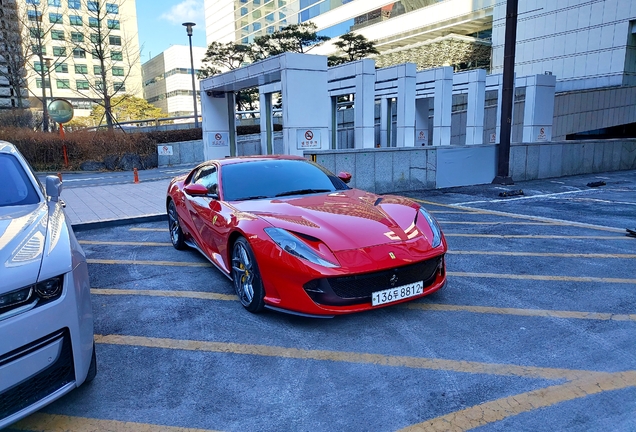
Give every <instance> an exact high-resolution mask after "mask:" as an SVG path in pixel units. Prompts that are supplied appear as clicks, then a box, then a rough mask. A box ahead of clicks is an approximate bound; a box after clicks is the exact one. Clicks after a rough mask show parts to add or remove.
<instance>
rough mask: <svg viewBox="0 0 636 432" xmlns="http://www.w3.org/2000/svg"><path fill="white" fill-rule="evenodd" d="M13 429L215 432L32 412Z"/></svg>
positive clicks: (42, 430) (82, 431)
mask: <svg viewBox="0 0 636 432" xmlns="http://www.w3.org/2000/svg"><path fill="white" fill-rule="evenodd" d="M11 429H17V430H24V431H33V432H68V431H73V432H95V431H108V432H214V431H211V430H208V429H194V428H184V427H174V426H161V425H155V424H148V423H134V422H124V421H117V420H101V419H94V418H86V417H71V416H65V415H57V414H44V413H35V414H32V415H30V416H29V417H27V418H25V419H24V420H22V421H20V422H18V423H16V424H14V425H11Z"/></svg>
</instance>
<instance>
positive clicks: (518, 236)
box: [444, 230, 634, 241]
mask: <svg viewBox="0 0 636 432" xmlns="http://www.w3.org/2000/svg"><path fill="white" fill-rule="evenodd" d="M623 231H624V230H623ZM444 235H445V236H446V237H468V238H471V237H472V238H500V239H503V238H507V239H515V238H516V239H543V240H546V239H553V240H632V241H633V240H634V239H633V238H629V237H628V236H585V235H542V234H465V233H448V232H444Z"/></svg>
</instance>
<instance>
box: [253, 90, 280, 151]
mask: <svg viewBox="0 0 636 432" xmlns="http://www.w3.org/2000/svg"><path fill="white" fill-rule="evenodd" d="M258 90H259V103H260V111H261V113H260V116H261V118H260V123H261V154H264V155H266V154H273V153H274V124H273V115H274V113H273V111H272V108H273V103H272V93H277V92H279V91H280V82H277V83H273V84H269V85H264V86H260V87H259V89H258Z"/></svg>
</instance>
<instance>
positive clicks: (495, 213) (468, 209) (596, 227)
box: [412, 198, 625, 234]
mask: <svg viewBox="0 0 636 432" xmlns="http://www.w3.org/2000/svg"><path fill="white" fill-rule="evenodd" d="M412 199H413V201H417V202H420V203H422V204H427V205H432V206H439V207H446V208H451V209H456V210H463V211H466V212H471V213H474V214H482V215H491V216H501V217H509V218H514V219H526V220H533V221H537V222H551V223H558V224H559V225H565V226H572V227H578V228H587V229H592V230H597V231H609V232H617V233H622V234H624V233H625V228H616V227H607V226H602V225H594V224H588V223H583V222H572V221H568V220H564V219H554V218H547V217H542V216H529V215H523V214H518V213H508V212H502V211H496V210H485V209H480V208H473V207H462V206H461V205H456V204H441V203H436V202H432V201H426V200H420V199H415V198H412Z"/></svg>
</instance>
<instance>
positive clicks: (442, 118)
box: [433, 67, 453, 146]
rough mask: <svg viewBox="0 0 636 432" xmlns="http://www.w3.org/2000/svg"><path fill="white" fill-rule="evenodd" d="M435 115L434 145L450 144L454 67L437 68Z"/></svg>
mask: <svg viewBox="0 0 636 432" xmlns="http://www.w3.org/2000/svg"><path fill="white" fill-rule="evenodd" d="M433 103H434V110H435V112H434V115H433V145H434V146H441V145H450V140H451V115H452V109H453V68H452V67H443V68H439V69H436V70H435V99H434V101H433Z"/></svg>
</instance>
